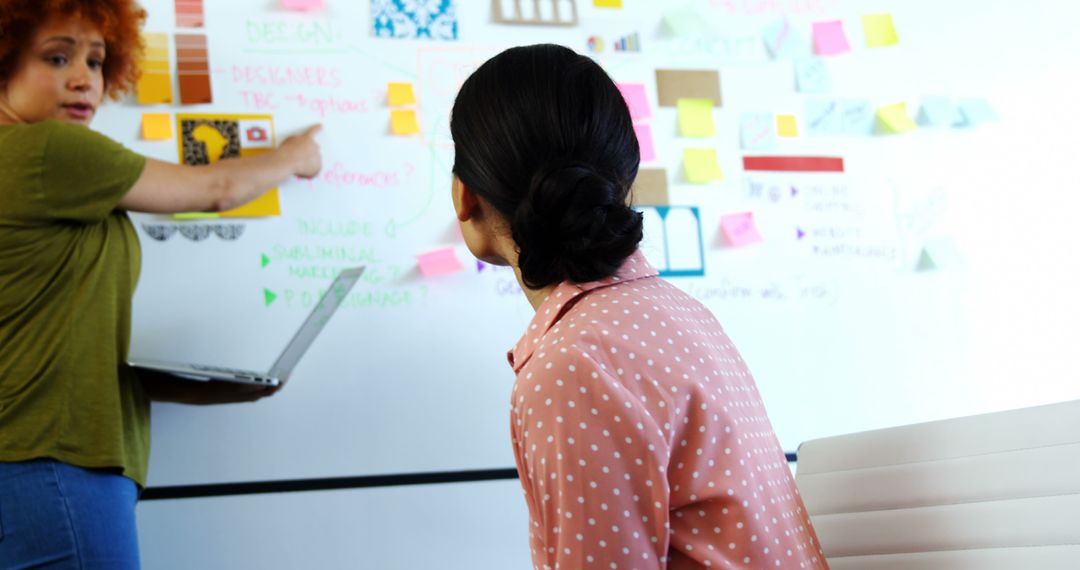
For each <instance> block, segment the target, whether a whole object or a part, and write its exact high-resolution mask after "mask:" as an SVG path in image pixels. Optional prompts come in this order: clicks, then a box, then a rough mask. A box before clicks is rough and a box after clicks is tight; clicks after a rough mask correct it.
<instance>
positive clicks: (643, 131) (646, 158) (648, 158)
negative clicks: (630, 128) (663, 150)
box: [634, 125, 656, 162]
mask: <svg viewBox="0 0 1080 570" xmlns="http://www.w3.org/2000/svg"><path fill="white" fill-rule="evenodd" d="M634 133H635V134H636V135H637V140H638V149H639V152H640V153H641V162H652V161H654V160H656V147H655V146H654V145H653V138H652V129H651V128H649V125H634Z"/></svg>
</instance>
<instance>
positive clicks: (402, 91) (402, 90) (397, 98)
mask: <svg viewBox="0 0 1080 570" xmlns="http://www.w3.org/2000/svg"><path fill="white" fill-rule="evenodd" d="M386 101H387V103H389V104H390V106H391V107H401V106H403V105H415V104H416V93H414V92H413V86H412V83H387V84H386Z"/></svg>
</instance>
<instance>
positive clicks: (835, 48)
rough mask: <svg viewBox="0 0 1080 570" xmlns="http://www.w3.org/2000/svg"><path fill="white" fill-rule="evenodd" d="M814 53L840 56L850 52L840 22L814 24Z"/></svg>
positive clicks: (841, 22)
mask: <svg viewBox="0 0 1080 570" xmlns="http://www.w3.org/2000/svg"><path fill="white" fill-rule="evenodd" d="M813 29H814V53H816V54H818V55H840V54H845V53H848V52H849V51H851V44H849V43H848V39H847V34H846V33H845V32H844V22H843V21H842V20H830V21H827V22H814V27H813Z"/></svg>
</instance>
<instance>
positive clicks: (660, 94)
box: [656, 69, 721, 107]
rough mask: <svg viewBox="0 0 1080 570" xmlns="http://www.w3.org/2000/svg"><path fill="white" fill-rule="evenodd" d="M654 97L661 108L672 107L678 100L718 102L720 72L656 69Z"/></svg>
mask: <svg viewBox="0 0 1080 570" xmlns="http://www.w3.org/2000/svg"><path fill="white" fill-rule="evenodd" d="M656 97H657V99H659V100H660V106H661V107H674V106H675V105H676V104H677V103H678V102H679V99H709V100H711V101H712V102H713V104H714V105H715V106H717V107H719V106H721V101H720V72H719V71H717V70H715V69H657V70H656Z"/></svg>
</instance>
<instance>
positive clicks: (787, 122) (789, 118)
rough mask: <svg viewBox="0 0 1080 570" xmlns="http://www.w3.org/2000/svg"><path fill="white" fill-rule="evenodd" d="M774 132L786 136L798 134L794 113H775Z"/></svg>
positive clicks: (790, 136)
mask: <svg viewBox="0 0 1080 570" xmlns="http://www.w3.org/2000/svg"><path fill="white" fill-rule="evenodd" d="M776 134H777V136H781V137H786V138H792V137H797V136H799V125H798V123H797V122H796V120H795V115H777V116H776Z"/></svg>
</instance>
